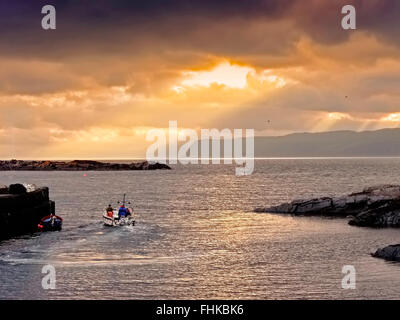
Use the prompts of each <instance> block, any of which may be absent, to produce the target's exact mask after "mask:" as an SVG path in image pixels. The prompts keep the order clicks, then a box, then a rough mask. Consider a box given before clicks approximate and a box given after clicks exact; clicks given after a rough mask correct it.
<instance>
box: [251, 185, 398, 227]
mask: <svg viewBox="0 0 400 320" xmlns="http://www.w3.org/2000/svg"><path fill="white" fill-rule="evenodd" d="M254 211H255V212H268V213H290V214H293V215H299V216H301V215H303V216H313V215H319V216H327V217H347V216H353V217H352V219H351V220H350V221H349V224H350V225H355V226H361V227H375V228H380V227H400V186H399V185H382V186H376V187H371V188H367V189H364V190H363V191H362V192H359V193H352V194H350V195H347V196H341V197H321V198H316V199H309V200H295V201H292V202H290V203H283V204H281V205H278V206H274V207H267V208H256V209H255V210H254Z"/></svg>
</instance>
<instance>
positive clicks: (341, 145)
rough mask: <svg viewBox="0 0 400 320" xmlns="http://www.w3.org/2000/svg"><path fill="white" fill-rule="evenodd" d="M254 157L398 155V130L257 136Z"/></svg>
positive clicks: (399, 137) (399, 150)
mask: <svg viewBox="0 0 400 320" xmlns="http://www.w3.org/2000/svg"><path fill="white" fill-rule="evenodd" d="M254 145H255V156H256V157H390V156H400V129H383V130H377V131H362V132H355V131H332V132H322V133H294V134H290V135H286V136H281V137H256V138H255V141H254Z"/></svg>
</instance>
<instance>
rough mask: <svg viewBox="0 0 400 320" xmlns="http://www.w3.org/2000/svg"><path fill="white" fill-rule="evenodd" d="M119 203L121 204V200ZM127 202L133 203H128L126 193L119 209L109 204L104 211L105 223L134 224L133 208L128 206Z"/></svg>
mask: <svg viewBox="0 0 400 320" xmlns="http://www.w3.org/2000/svg"><path fill="white" fill-rule="evenodd" d="M118 204H120V202H119V201H118ZM126 204H131V203H130V202H128V203H126V195H125V194H124V199H123V201H122V204H121V205H120V207H119V208H118V209H114V208H113V207H112V206H111V205H108V207H107V208H106V210H105V212H104V213H103V222H104V225H105V226H108V227H119V226H134V225H135V220H134V218H133V210H132V208H128V207H126V206H125V205H126Z"/></svg>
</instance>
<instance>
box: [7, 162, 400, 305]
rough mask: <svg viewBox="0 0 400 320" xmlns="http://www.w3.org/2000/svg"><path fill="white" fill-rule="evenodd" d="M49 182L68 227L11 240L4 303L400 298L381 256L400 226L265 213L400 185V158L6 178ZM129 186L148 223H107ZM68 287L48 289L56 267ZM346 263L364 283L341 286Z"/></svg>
mask: <svg viewBox="0 0 400 320" xmlns="http://www.w3.org/2000/svg"><path fill="white" fill-rule="evenodd" d="M15 182H27V183H35V184H37V185H43V186H49V187H50V196H51V199H53V200H55V201H56V210H57V214H59V215H61V216H62V217H63V218H64V229H63V231H62V232H55V233H44V234H40V235H39V234H35V235H32V236H24V237H20V238H17V239H12V240H8V241H3V242H0V298H1V299H22V298H29V299H225V298H227V299H235V298H237V299H314V298H318V299H350V298H357V299H372V298H377V299H398V298H400V264H398V263H389V262H385V261H382V260H379V259H375V258H372V257H371V256H370V253H371V252H373V251H374V250H376V249H377V248H378V247H382V246H385V245H388V244H394V243H398V242H400V230H396V229H382V230H373V229H366V228H358V227H351V226H349V225H347V221H346V220H344V219H324V218H306V217H299V218H294V217H291V216H287V215H274V214H257V213H253V212H252V210H253V208H254V207H257V206H267V205H273V204H278V203H280V202H284V201H288V200H293V199H297V198H304V197H306V198H308V197H315V196H320V195H341V194H346V193H350V192H353V191H360V190H362V189H363V188H364V187H367V186H371V185H376V184H384V183H397V184H400V159H290V160H289V159H274V160H257V161H256V164H255V171H254V173H253V175H251V176H247V177H236V176H235V174H234V166H230V165H203V166H200V165H199V166H193V165H190V166H177V167H174V170H171V171H147V172H146V171H131V172H87V173H86V176H84V175H83V172H0V183H1V184H9V183H15ZM123 193H127V195H128V197H129V199H130V200H132V202H133V208H134V210H135V212H136V221H137V225H136V226H134V227H121V228H106V227H104V226H103V224H102V218H101V216H102V213H103V209H104V208H105V207H106V206H107V205H108V203H109V202H111V203H114V204H115V203H116V201H117V200H119V199H120V198H121V196H122V194H123ZM47 264H51V265H54V267H55V268H56V272H57V283H56V290H43V289H42V286H41V281H42V277H43V276H44V274H42V273H41V271H42V267H43V266H44V265H47ZM343 265H354V267H355V268H356V272H357V274H356V281H357V282H356V289H355V290H344V289H342V287H341V281H342V278H343V276H344V275H343V274H342V267H343Z"/></svg>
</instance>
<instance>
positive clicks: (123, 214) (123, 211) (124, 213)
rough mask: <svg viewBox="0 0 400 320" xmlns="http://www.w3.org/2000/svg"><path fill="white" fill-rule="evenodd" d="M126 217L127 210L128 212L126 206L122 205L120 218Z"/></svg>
mask: <svg viewBox="0 0 400 320" xmlns="http://www.w3.org/2000/svg"><path fill="white" fill-rule="evenodd" d="M126 216H127V210H126V208H125V206H124V205H122V206H121V207H119V210H118V217H120V218H125V217H126Z"/></svg>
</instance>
